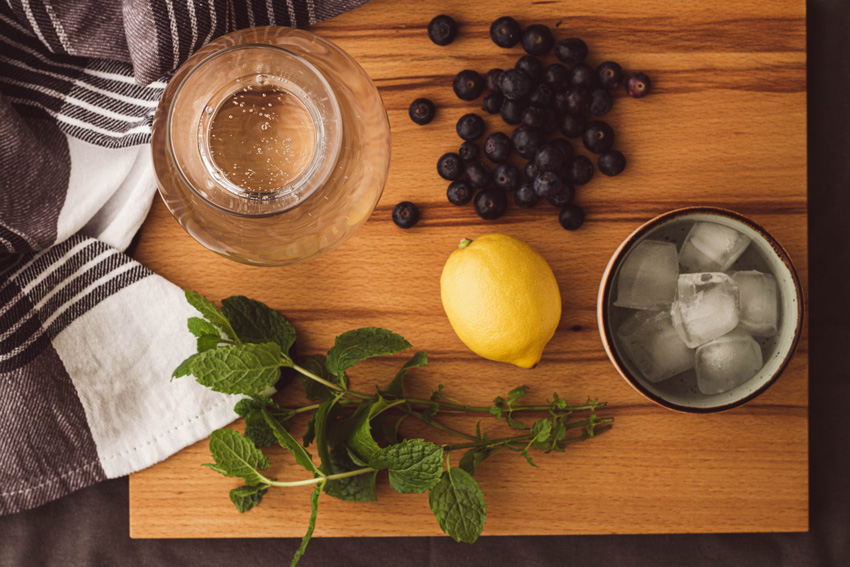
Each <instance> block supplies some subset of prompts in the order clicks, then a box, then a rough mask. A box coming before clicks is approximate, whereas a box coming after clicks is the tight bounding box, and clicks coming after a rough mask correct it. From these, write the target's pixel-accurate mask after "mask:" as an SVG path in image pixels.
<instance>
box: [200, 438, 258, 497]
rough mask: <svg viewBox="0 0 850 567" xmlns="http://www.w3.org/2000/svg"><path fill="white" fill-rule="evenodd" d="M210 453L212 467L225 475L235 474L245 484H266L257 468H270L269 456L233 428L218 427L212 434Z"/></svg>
mask: <svg viewBox="0 0 850 567" xmlns="http://www.w3.org/2000/svg"><path fill="white" fill-rule="evenodd" d="M210 453H212V458H213V459H214V460H215V465H211V466H210V468H212V469H213V470H215V471H217V472H220V473H221V474H223V475H224V476H235V477H239V478H241V479H242V480H244V481H245V484H248V485H250V486H256V485H258V484H266V479H265V478H264V477H263V476H262V475H261V474H260V473H259V472H257V469H260V470H265V469H267V468H269V458H268V457H266V456H265V455H263V452H262V451H260V450H259V449H257V447H255V446H254V444H253V443H251V441H250V440H248V439H245V438H244V437H242V436H241V435H239V433H238V432H236V431H233V430H232V429H216V430H215V431H213V432H212V435H210Z"/></svg>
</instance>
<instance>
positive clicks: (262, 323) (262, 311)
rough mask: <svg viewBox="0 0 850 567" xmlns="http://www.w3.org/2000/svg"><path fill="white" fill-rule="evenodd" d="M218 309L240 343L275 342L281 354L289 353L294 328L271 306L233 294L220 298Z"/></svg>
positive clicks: (293, 338)
mask: <svg viewBox="0 0 850 567" xmlns="http://www.w3.org/2000/svg"><path fill="white" fill-rule="evenodd" d="M221 311H222V312H223V313H224V316H225V317H227V319H228V320H229V321H230V324H231V326H232V327H233V330H234V331H236V335H237V336H238V337H239V338H240V339H241V340H242V342H245V343H277V344H278V345H279V346H280V351H281V352H282V353H284V354H289V349H290V348H291V347H292V344H293V343H294V342H295V328H294V327H293V326H292V324H291V323H290V322H289V321H287V320H286V319H285V318H284V317H283V316H282V315H281V314H280V313H278V312H277V311H275V310H274V309H271V308H270V307H268V306H267V305H266V304H264V303H260V302H259V301H256V300H254V299H248V298H247V297H244V296H241V295H236V296H233V297H228V298H227V299H222V300H221Z"/></svg>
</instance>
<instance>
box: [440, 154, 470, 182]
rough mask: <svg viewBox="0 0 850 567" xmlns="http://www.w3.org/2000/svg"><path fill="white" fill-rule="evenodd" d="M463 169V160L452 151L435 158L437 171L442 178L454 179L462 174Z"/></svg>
mask: <svg viewBox="0 0 850 567" xmlns="http://www.w3.org/2000/svg"><path fill="white" fill-rule="evenodd" d="M464 169H465V167H464V163H463V160H462V159H461V158H460V156H459V155H457V154H456V153H454V152H448V153H445V154H443V155H441V156H440V159H439V160H437V173H439V174H440V177H442V178H443V179H448V180H449V181H454V180H455V179H457V178H458V177H460V176H461V175H463V172H464Z"/></svg>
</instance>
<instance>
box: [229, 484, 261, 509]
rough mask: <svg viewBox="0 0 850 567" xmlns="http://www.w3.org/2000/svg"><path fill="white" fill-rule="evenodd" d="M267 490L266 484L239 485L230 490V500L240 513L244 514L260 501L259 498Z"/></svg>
mask: <svg viewBox="0 0 850 567" xmlns="http://www.w3.org/2000/svg"><path fill="white" fill-rule="evenodd" d="M268 490H269V487H268V486H265V487H264V486H240V487H239V488H234V489H233V490H231V491H230V501H231V502H233V505H234V506H236V509H237V510H239V513H240V514H244V513H245V512H247V511H248V510H250V509H251V508H253V507H254V506H256V505H257V504H259V503H260V499H261V498H262V497H263V495H264V494H265V493H266V492H267V491H268Z"/></svg>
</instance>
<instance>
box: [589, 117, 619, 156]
mask: <svg viewBox="0 0 850 567" xmlns="http://www.w3.org/2000/svg"><path fill="white" fill-rule="evenodd" d="M582 141H583V142H584V147H585V148H587V149H588V150H590V151H591V152H593V153H595V154H601V153H602V152H606V151H608V150H610V149H611V146H613V145H614V130H612V129H611V127H610V126H609V125H608V124H606V123H605V122H602V121H601V120H594V121H593V122H591V123H590V124H588V125H587V128H586V129H585V130H584V136H583V137H582Z"/></svg>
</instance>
